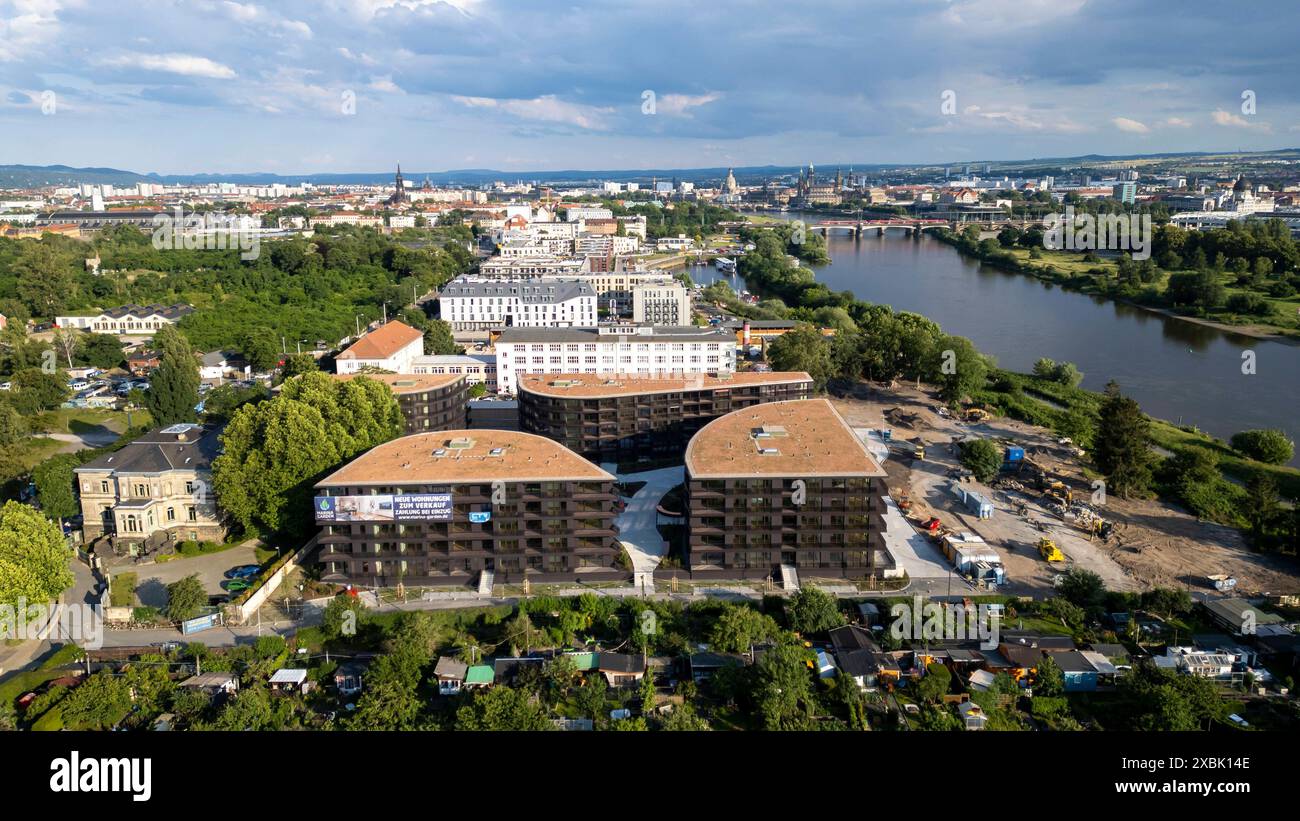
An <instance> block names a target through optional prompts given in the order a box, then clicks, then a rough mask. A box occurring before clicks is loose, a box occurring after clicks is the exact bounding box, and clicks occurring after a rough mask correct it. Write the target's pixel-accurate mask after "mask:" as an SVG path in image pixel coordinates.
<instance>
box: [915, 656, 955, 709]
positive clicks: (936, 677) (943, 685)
mask: <svg viewBox="0 0 1300 821" xmlns="http://www.w3.org/2000/svg"><path fill="white" fill-rule="evenodd" d="M951 686H952V673H950V672H949V671H948V668H947V667H944V666H943V665H942V664H939V663H938V662H931V663H930V664H927V665H926V667H925V676H924V677H923V678H922V679H921V680H920V681H919V682H918V683H917V690H916V695H917V697H918V698H920V699H921V700H923V701H931V702H934V701H938V700H939V699H940V698H942V697H943V696H945V695H947V694H948V689H949V688H950V687H951Z"/></svg>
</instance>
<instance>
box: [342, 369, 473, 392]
mask: <svg viewBox="0 0 1300 821" xmlns="http://www.w3.org/2000/svg"><path fill="white" fill-rule="evenodd" d="M358 376H364V377H366V378H367V379H373V380H375V381H376V382H383V383H384V384H385V385H387V386H388V387H389V388H391V389H392V391H393V393H396V394H403V393H420V392H421V391H431V390H434V389H436V388H444V387H446V386H447V385H450V384H452V383H454V382H458V381H460V380H462V379H464V378H465V376H464V375H463V374H459V373H430V374H409V373H336V374H334V378H335V379H338V380H341V381H344V382H346V381H348V380H349V379H354V378H356V377H358Z"/></svg>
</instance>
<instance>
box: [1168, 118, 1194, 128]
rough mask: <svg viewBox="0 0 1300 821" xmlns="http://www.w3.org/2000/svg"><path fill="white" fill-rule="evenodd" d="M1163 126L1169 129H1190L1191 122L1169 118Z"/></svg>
mask: <svg viewBox="0 0 1300 821" xmlns="http://www.w3.org/2000/svg"><path fill="white" fill-rule="evenodd" d="M1164 124H1165V125H1167V126H1169V127H1170V128H1191V127H1192V121H1191V120H1185V119H1183V118H1182V117H1169V118H1167V119H1166V120H1165V122H1164Z"/></svg>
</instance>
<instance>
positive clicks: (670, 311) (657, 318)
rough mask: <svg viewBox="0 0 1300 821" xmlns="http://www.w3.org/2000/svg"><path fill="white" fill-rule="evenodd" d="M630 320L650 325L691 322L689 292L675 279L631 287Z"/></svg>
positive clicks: (687, 323) (686, 323) (685, 323)
mask: <svg viewBox="0 0 1300 821" xmlns="http://www.w3.org/2000/svg"><path fill="white" fill-rule="evenodd" d="M632 321H633V322H637V323H646V324H650V325H689V324H691V292H690V291H689V290H688V289H687V288H686V286H685V285H683V284H682V283H681V282H679V281H677V280H672V281H670V282H665V283H660V284H657V285H637V286H635V287H633V288H632Z"/></svg>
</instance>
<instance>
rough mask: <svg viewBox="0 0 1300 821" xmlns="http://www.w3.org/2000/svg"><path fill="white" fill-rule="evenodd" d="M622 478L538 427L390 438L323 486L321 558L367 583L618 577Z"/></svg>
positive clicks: (328, 570)
mask: <svg viewBox="0 0 1300 821" xmlns="http://www.w3.org/2000/svg"><path fill="white" fill-rule="evenodd" d="M614 481H615V477H614V476H612V475H610V474H609V473H606V472H605V471H603V470H601V469H600V468H598V467H597V466H595V465H593V464H592V463H590V462H588V461H587V460H585V459H583V458H582V457H580V456H578V455H577V454H575V453H573V452H572V451H570V450H568V449H566V448H565V447H563V446H562V445H558V444H556V443H555V442H552V441H550V440H549V439H545V438H543V437H541V436H534V435H533V434H529V433H520V432H517V431H502V430H453V431H446V432H442V433H419V434H415V435H412V436H405V437H402V438H400V439H394V440H393V441H391V442H386V443H384V444H382V445H379V446H378V447H375V448H373V449H371V450H370V451H368V452H366V453H364V454H362V455H361V456H359V457H357V458H356V459H354V460H353V461H352V462H350V463H348V464H347V465H344V466H343V467H342V468H340V469H338V470H337V471H335V472H334V473H332V474H330V475H329V476H327V477H326V478H325V479H324V480H322V481H321V482H320V483H318V484H317V485H316V493H317V496H316V501H315V510H316V522H317V524H318V525H319V526H320V528H321V529H320V534H319V541H320V551H319V552H318V554H317V557H318V559H317V560H318V561H319V562H320V563H321V564H322V565H323V575H324V578H325V579H326V580H329V581H343V582H352V583H356V584H364V585H381V586H384V585H395V584H398V583H404V584H409V585H427V586H431V585H448V584H469V583H472V582H480V581H482V580H481V579H480V575H481V574H491V577H490V578H493V579H495V581H498V582H505V583H519V582H522V581H523V580H524V579H528V580H529V581H532V582H569V583H572V582H577V581H587V582H596V581H613V580H618V579H624V578H627V576H628V575H629V574H630V571H629V570H625V569H623V568H622V567H620V566H619V564H620V563H619V548H618V547H617V546H616V543H615V533H614V530H613V528H612V526H611V525H612V524H613V519H614V499H615V494H614Z"/></svg>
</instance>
